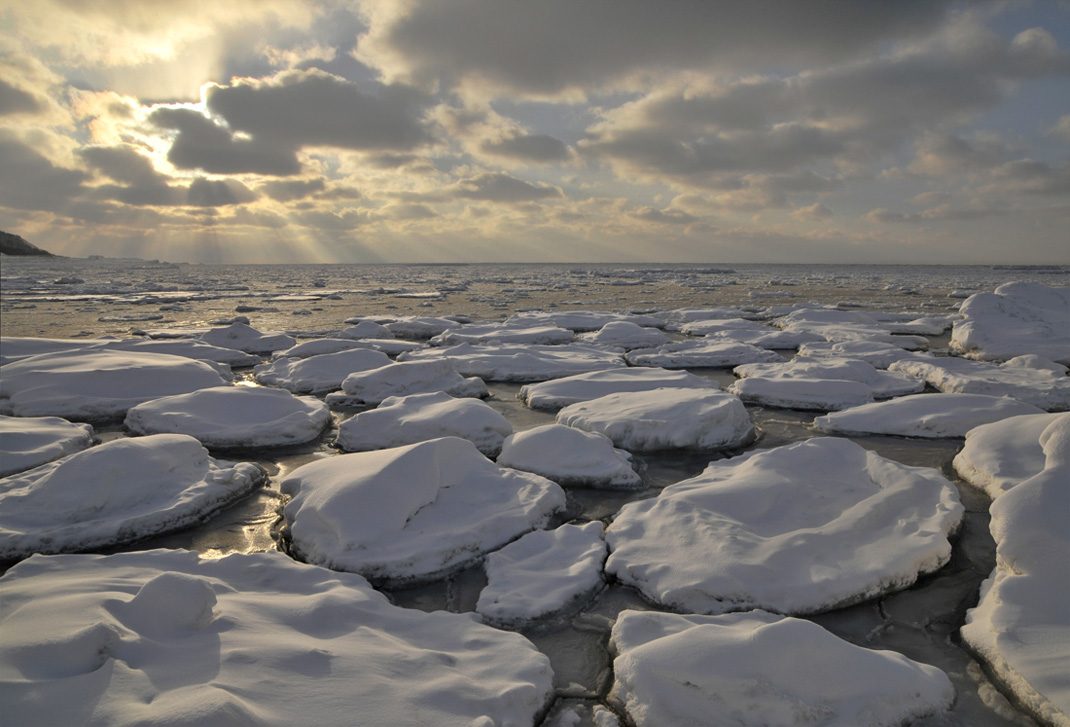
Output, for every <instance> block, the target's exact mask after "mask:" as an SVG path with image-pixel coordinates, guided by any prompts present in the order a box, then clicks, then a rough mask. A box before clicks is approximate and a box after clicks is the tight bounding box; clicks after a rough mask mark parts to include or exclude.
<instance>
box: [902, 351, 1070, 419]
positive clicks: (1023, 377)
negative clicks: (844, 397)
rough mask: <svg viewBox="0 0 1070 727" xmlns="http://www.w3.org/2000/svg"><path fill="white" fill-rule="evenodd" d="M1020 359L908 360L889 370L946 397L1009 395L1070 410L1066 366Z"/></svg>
mask: <svg viewBox="0 0 1070 727" xmlns="http://www.w3.org/2000/svg"><path fill="white" fill-rule="evenodd" d="M1023 358H1025V357H1022V356H1020V357H1017V358H1012V359H1009V360H1008V361H1005V362H1003V363H1002V364H993V363H985V362H981V361H971V360H970V359H965V358H955V357H948V356H944V357H940V358H934V359H930V360H924V361H923V360H921V359H908V360H902V361H897V362H895V363H893V364H892V365H891V366H889V367H888V370H889V371H899V372H902V373H906V374H910V375H912V376H920V377H922V378H923V379H925V380H926V381H927V382H928V383H929V384H931V385H932V386H933V388H936V389H939V390H940V391H943V392H945V393H948V394H986V395H988V396H1010V397H1013V398H1015V399H1018V400H1019V401H1024V402H1025V403H1027V404H1032V405H1033V406H1039V407H1040V408H1041V409H1044V410H1045V411H1066V410H1067V409H1070V377H1068V376H1067V375H1066V369H1065V367H1063V366H1062V365H1061V364H1056V363H1054V362H1052V361H1046V360H1045V359H1037V358H1036V357H1029V358H1028V359H1027V360H1026V361H1022V360H1021V359H1023ZM1023 363H1028V364H1031V365H1029V366H1023V365H1022V364H1023ZM1053 367H1057V368H1053Z"/></svg>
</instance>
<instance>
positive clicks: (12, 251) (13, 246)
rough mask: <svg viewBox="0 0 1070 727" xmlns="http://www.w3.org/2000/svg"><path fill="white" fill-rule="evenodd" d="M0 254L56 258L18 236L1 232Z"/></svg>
mask: <svg viewBox="0 0 1070 727" xmlns="http://www.w3.org/2000/svg"><path fill="white" fill-rule="evenodd" d="M0 254H3V255H41V256H44V257H56V256H55V255H53V254H52V253H50V252H49V251H48V250H42V249H41V248H39V247H37V246H36V245H33V244H30V243H29V242H26V240H24V239H22V238H21V237H19V236H18V235H15V234H12V233H10V232H4V231H3V230H0Z"/></svg>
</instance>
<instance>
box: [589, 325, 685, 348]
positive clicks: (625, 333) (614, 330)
mask: <svg viewBox="0 0 1070 727" xmlns="http://www.w3.org/2000/svg"><path fill="white" fill-rule="evenodd" d="M577 340H579V341H582V342H585V343H593V344H596V345H599V346H606V347H610V348H620V349H623V350H625V351H631V350H632V349H636V348H654V347H656V346H661V345H663V344H665V343H668V342H669V337H668V336H667V335H665V333H663V332H662V331H660V330H659V329H657V328H651V327H649V326H638V325H636V324H634V323H632V322H630V321H611V322H609V323H607V324H605V325H604V326H602V327H601V328H600V329H598V330H597V331H593V332H591V333H581V334H580V335H579V338H578V339H577Z"/></svg>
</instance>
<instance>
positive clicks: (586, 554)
mask: <svg viewBox="0 0 1070 727" xmlns="http://www.w3.org/2000/svg"><path fill="white" fill-rule="evenodd" d="M605 560H606V544H605V541H603V540H602V523H600V522H589V523H586V524H584V525H562V526H561V527H559V528H556V529H554V530H535V531H533V532H530V533H528V534H527V535H525V536H523V537H521V538H520V539H519V540H516V541H513V542H512V543H510V544H509V545H506V546H505V547H504V548H502V549H501V550H498V551H495V552H493V553H491V554H490V555H488V556H487V559H486V562H485V563H484V568H485V569H486V572H487V585H486V587H485V588H484V589H483V590H482V592H481V593H480V594H479V600H478V601H477V603H476V611H477V612H479V613H480V614H482V615H483V616H484V617H485V618H486V619H487V621H489V622H491V623H495V624H504V625H516V624H523V623H526V622H530V621H534V620H535V619H538V618H544V617H547V616H549V615H551V614H554V613H558V612H561V611H563V610H567V609H568V608H569V607H570V606H575V605H577V602H579V601H581V600H582V599H584V598H585V597H589V596H591V595H593V594H594V593H595V592H596V591H597V590H599V589H600V588H602V586H603V585H604V583H605V581H604V579H603V578H602V564H603V563H604V562H605Z"/></svg>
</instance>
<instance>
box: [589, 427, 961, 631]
mask: <svg viewBox="0 0 1070 727" xmlns="http://www.w3.org/2000/svg"><path fill="white" fill-rule="evenodd" d="M962 513H963V507H962V505H961V504H960V503H959V498H958V492H957V491H956V490H955V487H954V486H953V485H952V484H951V483H950V482H948V481H947V480H946V479H944V477H943V476H942V475H941V474H940V473H939V472H938V471H937V470H935V469H930V468H927V467H908V466H906V465H903V464H899V463H898V462H894V461H892V460H889V459H885V458H883V457H881V456H879V455H877V454H875V453H873V452H867V451H866V450H865V449H863V448H862V447H861V446H859V445H857V444H855V443H854V442H852V441H850V440H847V439H839V438H832V437H826V438H819V439H810V440H806V441H803V442H797V443H795V444H790V445H785V446H782V447H777V448H775V449H769V450H758V451H754V452H750V453H748V454H744V455H741V456H739V457H733V458H731V459H726V460H719V461H716V462H711V463H710V464H709V466H708V467H707V468H706V470H705V471H704V472H703V473H702V474H700V475H698V476H697V477H693V478H691V479H689V480H684V481H683V482H679V483H677V484H675V485H671V486H669V487H666V488H665V489H664V490H663V491H662V492H661V494H660V495H659V496H658V497H654V498H651V499H648V500H641V501H638V502H632V503H629V504H627V505H625V506H624V507H623V508H622V509H621V511H620V512H619V513H618V515H617V517H616V519H615V520H614V521H613V523H612V524H611V525H610V527H609V529H608V530H607V531H606V542H607V543H609V548H610V551H611V554H610V557H609V560H608V562H607V563H606V572H607V573H611V574H613V575H615V576H616V577H617V578H618V579H620V581H621V582H623V583H625V584H629V585H634V586H635V587H636V588H638V589H639V590H640V591H641V592H642V593H643V594H644V595H645V596H646V597H647V598H649V599H651V600H652V601H655V602H656V603H660V604H664V605H665V606H667V607H669V608H672V609H677V610H681V611H686V612H692V613H724V612H727V611H741V610H746V609H751V608H763V609H766V610H768V611H775V612H777V613H786V614H808V613H817V612H820V611H827V610H830V609H833V608H840V607H843V606H848V605H850V604H853V603H858V602H860V601H864V600H866V599H869V598H874V597H876V596H879V595H882V594H884V593H888V592H891V591H895V590H899V589H902V588H906V587H907V586H909V585H911V584H912V583H914V582H915V580H917V578H918V575H919V574H925V573H931V572H933V571H935V570H937V569H938V568H939V567H940V566H942V565H943V564H944V563H946V562H947V560H948V558H950V557H951V544H950V543H949V542H948V536H949V535H950V534H951V533H953V532H954V531H955V530H957V528H958V526H959V522H960V521H961V519H962Z"/></svg>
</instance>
